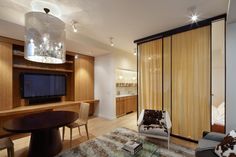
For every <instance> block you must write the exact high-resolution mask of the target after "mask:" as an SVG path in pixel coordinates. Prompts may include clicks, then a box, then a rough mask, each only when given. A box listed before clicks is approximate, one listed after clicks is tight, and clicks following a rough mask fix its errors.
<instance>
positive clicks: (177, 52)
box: [138, 26, 210, 140]
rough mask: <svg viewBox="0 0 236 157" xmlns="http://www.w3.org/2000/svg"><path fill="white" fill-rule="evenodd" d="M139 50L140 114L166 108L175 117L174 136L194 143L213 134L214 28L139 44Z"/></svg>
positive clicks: (203, 28) (173, 120) (199, 29)
mask: <svg viewBox="0 0 236 157" xmlns="http://www.w3.org/2000/svg"><path fill="white" fill-rule="evenodd" d="M162 42H163V43H162ZM162 49H163V52H162ZM138 50H139V52H138V66H139V67H138V68H139V74H138V75H139V82H138V84H139V87H138V88H139V90H138V91H139V100H138V101H139V108H138V109H139V113H140V112H141V110H142V109H158V110H161V109H162V108H163V110H166V111H168V112H169V113H170V116H171V117H172V134H174V135H178V136H181V137H185V138H189V139H192V140H198V139H199V138H201V135H202V132H203V131H210V26H205V27H201V28H197V29H193V30H190V31H187V32H183V33H178V34H175V35H172V36H169V37H165V38H163V39H158V40H153V41H149V42H146V43H142V44H139V45H138ZM162 54H163V56H162ZM162 62H163V63H162ZM162 65H163V67H162ZM162 70H163V71H162ZM162 75H163V77H162ZM162 86H163V89H162ZM162 92H163V93H162ZM162 94H163V97H162ZM162 98H163V100H162ZM171 114H172V115H171Z"/></svg>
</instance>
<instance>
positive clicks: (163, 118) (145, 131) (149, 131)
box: [138, 110, 171, 149]
mask: <svg viewBox="0 0 236 157" xmlns="http://www.w3.org/2000/svg"><path fill="white" fill-rule="evenodd" d="M170 129H171V121H170V116H169V113H168V112H167V111H158V110H142V112H141V113H140V115H139V118H138V131H139V133H140V134H141V135H143V136H147V137H153V138H159V139H164V140H167V141H168V149H169V145H170Z"/></svg>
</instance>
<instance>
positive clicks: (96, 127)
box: [0, 113, 196, 157]
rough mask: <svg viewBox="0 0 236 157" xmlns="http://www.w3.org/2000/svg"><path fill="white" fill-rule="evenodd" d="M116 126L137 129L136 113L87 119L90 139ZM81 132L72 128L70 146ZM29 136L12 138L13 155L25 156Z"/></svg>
mask: <svg viewBox="0 0 236 157" xmlns="http://www.w3.org/2000/svg"><path fill="white" fill-rule="evenodd" d="M118 127H126V128H130V129H133V130H137V114H136V113H131V114H128V115H126V116H123V117H120V118H117V119H115V120H107V119H103V118H100V117H91V118H90V119H89V124H88V130H89V136H90V139H92V138H95V137H97V136H100V135H103V134H105V133H108V132H110V131H112V130H114V129H115V128H118ZM81 134H82V136H80V135H79V132H78V129H76V128H75V129H73V137H72V138H73V141H72V147H75V146H76V145H78V144H80V143H82V142H84V141H86V140H87V137H86V133H85V129H84V128H83V127H81ZM29 141H30V138H29V136H27V137H24V138H20V139H16V140H14V141H13V142H14V148H15V157H25V156H27V150H28V145H29ZM171 142H172V143H176V144H179V145H182V146H185V147H187V148H190V149H195V148H196V144H195V143H192V142H188V141H184V140H181V139H177V138H173V137H172V138H171ZM69 148H70V141H69V129H66V131H65V141H64V142H63V150H65V149H69ZM6 156H7V152H6V150H2V151H0V157H6Z"/></svg>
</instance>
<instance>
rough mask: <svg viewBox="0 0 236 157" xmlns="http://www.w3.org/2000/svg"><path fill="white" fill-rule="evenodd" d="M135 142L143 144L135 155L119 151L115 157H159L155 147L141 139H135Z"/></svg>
mask: <svg viewBox="0 0 236 157" xmlns="http://www.w3.org/2000/svg"><path fill="white" fill-rule="evenodd" d="M135 141H138V142H140V143H142V144H143V148H142V149H141V150H140V151H139V152H137V153H136V154H135V155H131V154H130V153H128V152H126V151H124V150H122V149H120V150H118V151H117V154H116V155H115V156H117V157H160V153H159V149H158V147H157V145H155V144H153V143H151V142H149V141H147V140H145V139H144V138H142V137H139V138H136V139H135Z"/></svg>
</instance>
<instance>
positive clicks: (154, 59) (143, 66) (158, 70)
mask: <svg viewBox="0 0 236 157" xmlns="http://www.w3.org/2000/svg"><path fill="white" fill-rule="evenodd" d="M138 50H139V52H138V53H139V90H138V91H139V112H140V111H141V110H142V109H158V110H161V109H162V39H160V40H155V41H151V42H147V43H144V44H140V45H139V47H138Z"/></svg>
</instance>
